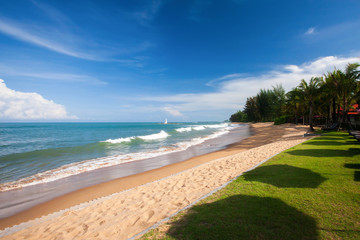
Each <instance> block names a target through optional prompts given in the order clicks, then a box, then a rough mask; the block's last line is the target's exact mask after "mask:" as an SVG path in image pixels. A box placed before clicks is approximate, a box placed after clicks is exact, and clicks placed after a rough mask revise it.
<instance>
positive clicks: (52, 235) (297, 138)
mask: <svg viewBox="0 0 360 240" xmlns="http://www.w3.org/2000/svg"><path fill="white" fill-rule="evenodd" d="M306 129H307V128H306V127H304V126H296V127H295V126H293V125H282V126H273V125H272V124H270V123H258V124H253V125H252V130H253V131H254V132H255V134H254V135H253V136H251V137H249V138H247V139H245V140H243V141H241V142H238V143H235V144H232V145H230V146H229V147H228V148H226V149H224V150H220V151H217V152H213V153H210V154H205V155H202V156H198V157H194V158H191V159H189V160H186V161H183V162H179V163H175V164H172V165H168V166H165V167H162V168H159V169H155V170H151V171H147V172H144V173H140V174H136V175H132V176H128V177H124V178H120V179H116V180H113V181H110V182H106V183H102V184H98V185H95V186H91V187H87V188H84V189H80V190H78V191H75V192H72V193H69V194H66V195H64V196H61V197H58V198H56V199H53V200H51V201H49V202H46V203H43V204H40V205H38V206H35V207H33V208H31V209H29V210H26V211H24V212H21V213H19V214H16V215H14V216H12V217H9V218H5V219H2V220H1V221H0V228H1V229H4V228H6V227H10V226H13V225H16V224H20V223H22V222H26V221H29V220H32V219H35V218H37V219H35V220H32V221H29V222H28V223H26V224H21V225H19V226H15V227H12V228H8V229H6V230H5V231H3V232H2V233H0V234H2V235H0V236H3V237H4V239H69V238H71V239H72V238H76V239H89V238H90V239H104V238H107V239H109V238H110V239H112V238H116V239H126V238H129V237H132V236H134V235H135V234H137V233H139V232H141V231H143V230H144V229H146V228H148V227H150V226H152V225H153V224H155V223H157V222H158V221H160V220H161V219H163V218H165V217H168V216H170V215H171V214H173V213H175V212H176V211H178V210H180V209H182V208H183V207H185V206H186V205H188V204H190V203H191V202H193V201H195V200H197V199H198V198H200V197H201V196H203V195H205V194H207V193H209V192H211V191H212V190H213V189H215V188H217V187H219V186H221V185H222V184H224V183H226V182H227V181H229V180H230V179H232V178H234V177H236V176H237V175H239V174H240V173H241V172H243V171H246V170H247V169H249V168H251V167H253V166H255V165H256V164H258V163H259V162H261V161H263V160H265V159H266V158H269V157H271V156H273V155H274V154H276V153H278V152H281V151H283V150H285V149H287V148H289V147H291V146H293V145H296V144H298V143H300V142H302V141H304V140H306V139H305V138H303V137H302V136H303V134H304V133H305V132H306ZM168 176H171V177H168ZM159 179H161V180H159ZM156 180H159V181H156ZM127 189H130V190H127ZM124 190H127V191H124ZM111 194H113V195H112V196H109V195H111ZM104 196H108V197H104ZM102 197H103V198H102ZM93 199H96V200H94V201H91V200H93ZM89 201H90V202H89ZM80 203H85V204H82V205H80V206H77V207H75V208H72V209H67V208H69V207H72V206H75V205H78V204H80ZM62 209H67V210H64V211H60V210H62ZM58 211H60V212H58ZM54 212H55V213H54ZM56 212H57V213H56ZM50 213H53V214H51V215H50V216H47V217H42V218H40V217H41V216H45V215H48V214H50ZM16 231H17V232H16ZM6 234H10V235H6ZM5 235H6V236H5Z"/></svg>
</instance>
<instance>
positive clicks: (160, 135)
mask: <svg viewBox="0 0 360 240" xmlns="http://www.w3.org/2000/svg"><path fill="white" fill-rule="evenodd" d="M168 136H169V134H168V133H167V132H165V131H164V130H161V131H160V132H159V133H154V134H150V135H145V136H136V137H135V136H133V137H126V138H117V139H108V140H106V141H103V142H107V143H114V144H117V143H124V142H131V141H132V140H134V139H136V138H140V139H142V140H145V141H151V140H159V139H164V138H167V137H168Z"/></svg>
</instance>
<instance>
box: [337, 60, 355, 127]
mask: <svg viewBox="0 0 360 240" xmlns="http://www.w3.org/2000/svg"><path fill="white" fill-rule="evenodd" d="M359 66H360V64H358V63H352V64H348V65H347V66H346V69H345V73H344V72H342V71H340V70H337V71H334V73H333V79H334V81H335V82H336V84H337V87H336V92H337V95H338V97H339V100H340V106H341V107H342V109H343V111H342V117H341V123H342V122H344V120H345V118H346V115H347V112H348V110H349V107H350V105H351V103H352V100H354V99H355V97H356V95H357V94H358V92H359V84H358V82H357V79H359V77H360V71H359V70H357V68H358V67H359Z"/></svg>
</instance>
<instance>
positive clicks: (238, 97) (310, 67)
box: [145, 56, 360, 117]
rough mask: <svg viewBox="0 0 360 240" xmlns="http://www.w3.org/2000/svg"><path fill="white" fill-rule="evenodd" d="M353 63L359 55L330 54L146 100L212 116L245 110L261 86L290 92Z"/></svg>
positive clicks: (187, 112) (226, 76)
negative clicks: (206, 87)
mask: <svg viewBox="0 0 360 240" xmlns="http://www.w3.org/2000/svg"><path fill="white" fill-rule="evenodd" d="M353 62H360V58H359V57H348V58H346V57H336V56H327V57H323V58H319V59H316V60H314V61H311V62H307V63H304V64H301V65H283V66H278V67H277V68H276V70H273V71H269V72H266V73H264V74H261V75H254V76H247V75H243V74H240V73H232V74H228V75H225V76H223V77H219V78H217V79H221V80H222V81H221V83H220V85H219V87H218V88H217V89H216V90H215V91H213V92H205V93H196V94H193V93H183V94H176V95H168V96H156V97H153V96H151V97H146V98H145V100H147V101H154V102H160V103H164V104H172V105H171V106H172V107H173V108H174V109H177V110H178V111H180V112H182V113H184V114H186V115H193V116H195V115H201V114H204V113H210V112H211V114H212V116H215V115H216V114H219V115H224V114H229V113H231V112H233V111H236V110H239V109H242V108H243V105H244V103H245V101H246V98H247V97H251V96H254V95H256V94H257V93H258V91H259V90H260V89H269V88H272V86H275V85H276V84H282V86H283V87H284V88H285V90H286V91H289V90H291V89H292V88H294V87H296V86H297V85H298V84H299V83H300V80H301V79H305V80H307V81H308V80H309V79H310V78H311V77H314V76H321V75H323V74H324V73H326V72H328V71H333V70H334V68H335V67H336V68H337V69H345V67H346V65H347V64H348V63H353ZM223 117H224V116H223ZM225 117H227V116H225Z"/></svg>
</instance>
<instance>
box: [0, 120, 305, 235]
mask: <svg viewBox="0 0 360 240" xmlns="http://www.w3.org/2000/svg"><path fill="white" fill-rule="evenodd" d="M251 131H254V132H255V134H254V135H252V136H250V137H248V138H246V139H245V140H242V141H240V142H237V143H234V144H231V145H229V146H228V147H227V148H225V149H223V150H219V151H216V152H212V153H208V154H204V155H201V156H197V157H193V158H190V159H188V160H185V161H182V162H179V163H175V164H171V165H168V166H165V167H161V168H159V169H154V170H150V171H147V172H143V173H140V174H136V175H132V176H128V177H124V178H120V179H115V180H112V181H110V182H106V183H101V184H98V185H95V186H90V187H86V188H83V189H80V190H78V191H75V192H72V193H69V194H66V195H64V196H60V197H58V198H55V199H53V200H51V201H48V202H46V203H43V204H40V205H38V206H35V207H33V208H31V209H28V210H26V211H23V212H21V213H19V214H16V215H14V216H12V217H8V218H5V219H2V220H0V228H1V229H4V228H7V227H11V226H14V225H17V224H20V223H22V222H26V221H29V220H31V219H35V218H39V217H41V216H46V215H48V214H50V213H54V212H58V211H60V210H62V209H68V208H70V207H72V206H76V205H78V204H81V203H84V202H89V201H92V200H94V199H99V198H102V197H105V196H109V195H112V194H115V193H119V192H120V193H121V192H123V191H125V190H129V189H130V191H132V190H133V189H134V190H137V189H138V188H139V187H141V186H144V185H146V186H148V185H149V183H155V182H156V181H158V183H161V182H163V179H170V180H171V179H172V178H174V177H170V176H173V175H176V177H178V176H179V175H182V174H180V173H183V172H184V173H187V172H190V171H189V170H192V169H195V170H199V169H201V168H203V166H205V165H210V164H209V163H213V162H217V161H219V159H226V158H231V157H232V156H235V155H239V154H240V153H242V152H246V151H248V150H249V149H256V148H259V147H262V146H266V145H269V144H271V143H279V142H281V141H287V142H289V141H296V142H294V143H297V142H299V141H304V140H306V139H307V138H306V139H305V138H303V137H302V136H303V134H304V133H305V132H306V127H305V126H294V125H282V126H274V125H272V124H271V123H260V124H251ZM283 145H284V144H283ZM255 152H256V151H255ZM255 163H258V162H252V163H251V164H255ZM251 164H250V165H251ZM240 165H241V163H240ZM243 165H244V164H243ZM245 165H246V164H245ZM250 165H249V163H247V165H246V166H245V168H246V169H248V168H249V167H251V166H250ZM246 169H245V170H246ZM204 174H207V173H204ZM233 175H234V174H232V175H231V176H232V177H234V176H233ZM231 176H230V175H229V176H227V177H225V178H226V179H225V180H226V181H228V180H229V179H227V178H229V177H231ZM235 176H236V175H235ZM222 181H224V179H222ZM216 184H217V185H218V184H220V183H216ZM209 190H211V189H209ZM130 191H129V192H130ZM129 195H130V194H129ZM149 198H150V199H153V198H154V197H151V196H150V197H149ZM185 199H186V200H185ZM185 199H183V200H182V201H180V202H179V203H177V204H178V205H179V206H183V205H186V204H189V203H191V202H192V201H193V200H194V199H193V198H192V197H189V196H188V197H185ZM190 199H191V200H190ZM155 202H156V201H155ZM85 208H87V207H85ZM152 211H153V212H154V210H152ZM65 212H66V211H65ZM63 214H65V213H62V214H60V215H63ZM154 215H156V214H155V213H154V214H152V216H151V219H152V218H154V217H153V216H154ZM166 215H168V213H166V214H165V215H164V216H163V215H162V214H160V215H159V216H157V218H154V219H153V220H152V221H148V224H151V223H153V221H156V219H157V220H159V219H162V218H163V217H166ZM58 217H61V216H58ZM62 217H65V216H62ZM130 222H131V220H130ZM136 222H137V221H136ZM136 222H135V223H134V225H137V224H136ZM145 222H146V221H145ZM124 225H126V224H124ZM140 225H141V226H137V227H136V229H138V230H131V229H133V228H129V227H128V229H129V231H131V233H126V232H124V231H122V233H121V235H120V236H121V237H120V238H123V237H124V238H127V237H131V236H132V235H131V234H133V235H135V234H136V233H138V232H141V231H140V230H144V229H146V228H144V227H145V226H142V225H143V224H140ZM38 226H41V224H39V225H38ZM150 226H151V225H150ZM147 227H148V226H147ZM8 230H9V229H8ZM26 230H27V229H25V230H23V231H25V232H26ZM23 231H20V232H17V233H16V234H20V233H21V232H23ZM45 232H47V231H45ZM129 234H130V235H129ZM20 235H21V234H20ZM10 236H11V235H9V236H8V237H10ZM31 236H36V234H35V235H31ZM83 237H85V236H83ZM34 238H35V237H34ZM95 238H96V237H95ZM10 239H11V238H10Z"/></svg>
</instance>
